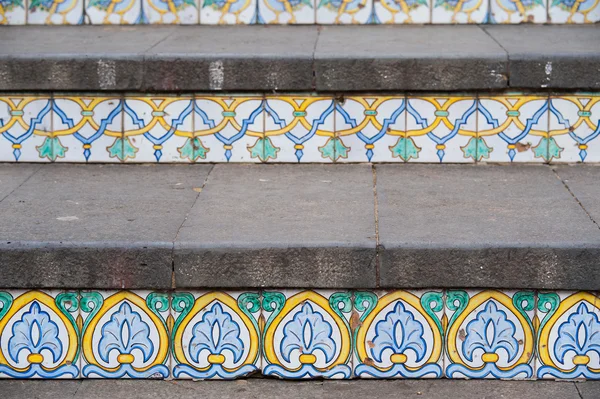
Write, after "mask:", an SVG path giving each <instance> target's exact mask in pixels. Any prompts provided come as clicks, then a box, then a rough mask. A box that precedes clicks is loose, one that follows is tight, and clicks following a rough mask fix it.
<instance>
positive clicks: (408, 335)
mask: <svg viewBox="0 0 600 399" xmlns="http://www.w3.org/2000/svg"><path fill="white" fill-rule="evenodd" d="M423 334H424V330H423V325H421V323H419V322H418V321H417V320H415V317H414V315H413V313H412V312H411V311H410V310H406V308H405V307H404V305H403V304H402V302H400V301H398V302H397V303H396V306H394V309H393V310H391V311H390V312H388V313H387V314H386V315H385V318H384V319H383V320H381V321H379V322H378V323H377V324H376V325H375V337H374V338H373V340H372V343H373V347H372V348H371V356H372V357H373V359H375V361H377V362H381V361H382V355H383V353H384V351H386V350H388V349H391V350H392V352H393V353H394V354H404V352H406V351H407V350H412V351H414V353H415V354H416V361H417V362H420V361H422V360H423V358H424V357H425V354H426V353H427V343H426V342H425V340H424V339H423ZM361 374H369V375H371V376H373V377H378V378H390V377H394V376H396V375H401V376H402V377H410V378H419V377H423V376H425V375H427V374H433V376H434V377H441V375H442V369H441V367H440V366H439V365H438V364H427V365H424V366H422V367H419V369H418V370H409V369H407V368H406V366H405V365H403V364H394V365H393V366H392V367H391V368H390V369H389V370H385V371H382V370H380V368H379V367H375V366H369V365H367V364H360V365H359V366H357V368H356V375H361Z"/></svg>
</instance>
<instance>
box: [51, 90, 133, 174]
mask: <svg viewBox="0 0 600 399" xmlns="http://www.w3.org/2000/svg"><path fill="white" fill-rule="evenodd" d="M52 114H53V115H52V124H53V129H52V138H53V157H54V160H55V161H56V162H103V163H104V162H120V160H121V158H122V157H121V152H122V151H121V149H122V148H123V144H122V136H123V133H122V130H123V129H122V126H123V114H122V102H121V99H120V98H119V97H117V96H106V97H100V96H82V95H65V96H62V95H61V96H56V97H55V98H54V106H53V109H52Z"/></svg>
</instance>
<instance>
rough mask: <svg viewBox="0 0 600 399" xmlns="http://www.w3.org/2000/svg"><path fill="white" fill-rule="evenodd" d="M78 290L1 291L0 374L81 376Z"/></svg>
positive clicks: (48, 376) (47, 376)
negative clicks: (77, 321)
mask: <svg viewBox="0 0 600 399" xmlns="http://www.w3.org/2000/svg"><path fill="white" fill-rule="evenodd" d="M77 305H78V299H77V292H61V291H21V290H17V291H9V292H7V291H0V378H78V377H79V351H80V350H79V329H80V326H79V325H78V324H77V323H76V319H77V316H78V306H77Z"/></svg>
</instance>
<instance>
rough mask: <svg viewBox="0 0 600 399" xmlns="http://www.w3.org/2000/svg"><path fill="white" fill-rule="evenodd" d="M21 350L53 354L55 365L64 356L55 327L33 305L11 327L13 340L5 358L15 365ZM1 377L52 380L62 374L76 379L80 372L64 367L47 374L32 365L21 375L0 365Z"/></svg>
mask: <svg viewBox="0 0 600 399" xmlns="http://www.w3.org/2000/svg"><path fill="white" fill-rule="evenodd" d="M24 350H25V351H27V352H29V353H30V354H42V351H44V353H46V351H48V352H50V353H51V354H52V361H53V362H54V363H56V362H58V361H59V360H60V358H61V356H62V355H63V343H62V342H61V341H60V338H59V330H58V325H57V324H56V323H55V322H54V321H52V320H51V319H50V315H49V314H48V312H46V311H44V310H42V309H41V307H40V304H39V303H38V302H35V301H34V302H32V303H31V306H30V307H29V310H28V311H27V312H25V313H23V315H22V316H21V319H20V320H19V321H17V322H16V323H14V324H13V327H12V336H11V337H10V339H9V340H8V354H9V356H10V358H11V359H12V360H13V361H14V362H18V361H19V353H21V352H22V351H24ZM42 356H43V354H42ZM2 373H4V374H7V375H9V376H11V377H16V378H29V377H32V376H34V375H36V374H37V375H39V376H40V377H42V378H55V377H60V376H62V375H65V374H69V375H70V376H71V377H76V376H77V375H78V374H79V370H78V369H77V367H76V366H74V365H70V364H69V365H67V364H64V365H62V366H60V367H57V368H56V369H54V370H52V371H48V370H47V369H45V368H44V367H43V366H42V365H41V364H38V363H35V364H31V365H30V366H29V368H28V369H27V370H25V371H23V372H19V371H16V370H14V369H12V368H10V367H8V366H7V365H0V374H2Z"/></svg>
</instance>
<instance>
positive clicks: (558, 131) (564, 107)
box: [549, 93, 600, 162]
mask: <svg viewBox="0 0 600 399" xmlns="http://www.w3.org/2000/svg"><path fill="white" fill-rule="evenodd" d="M549 108H550V133H549V134H550V138H551V140H553V141H552V142H551V143H552V146H553V148H554V153H555V154H559V155H560V156H555V157H554V158H553V159H552V161H553V162H600V139H599V138H598V136H600V96H593V95H590V94H583V93H581V94H579V95H572V96H551V97H550V102H549Z"/></svg>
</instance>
